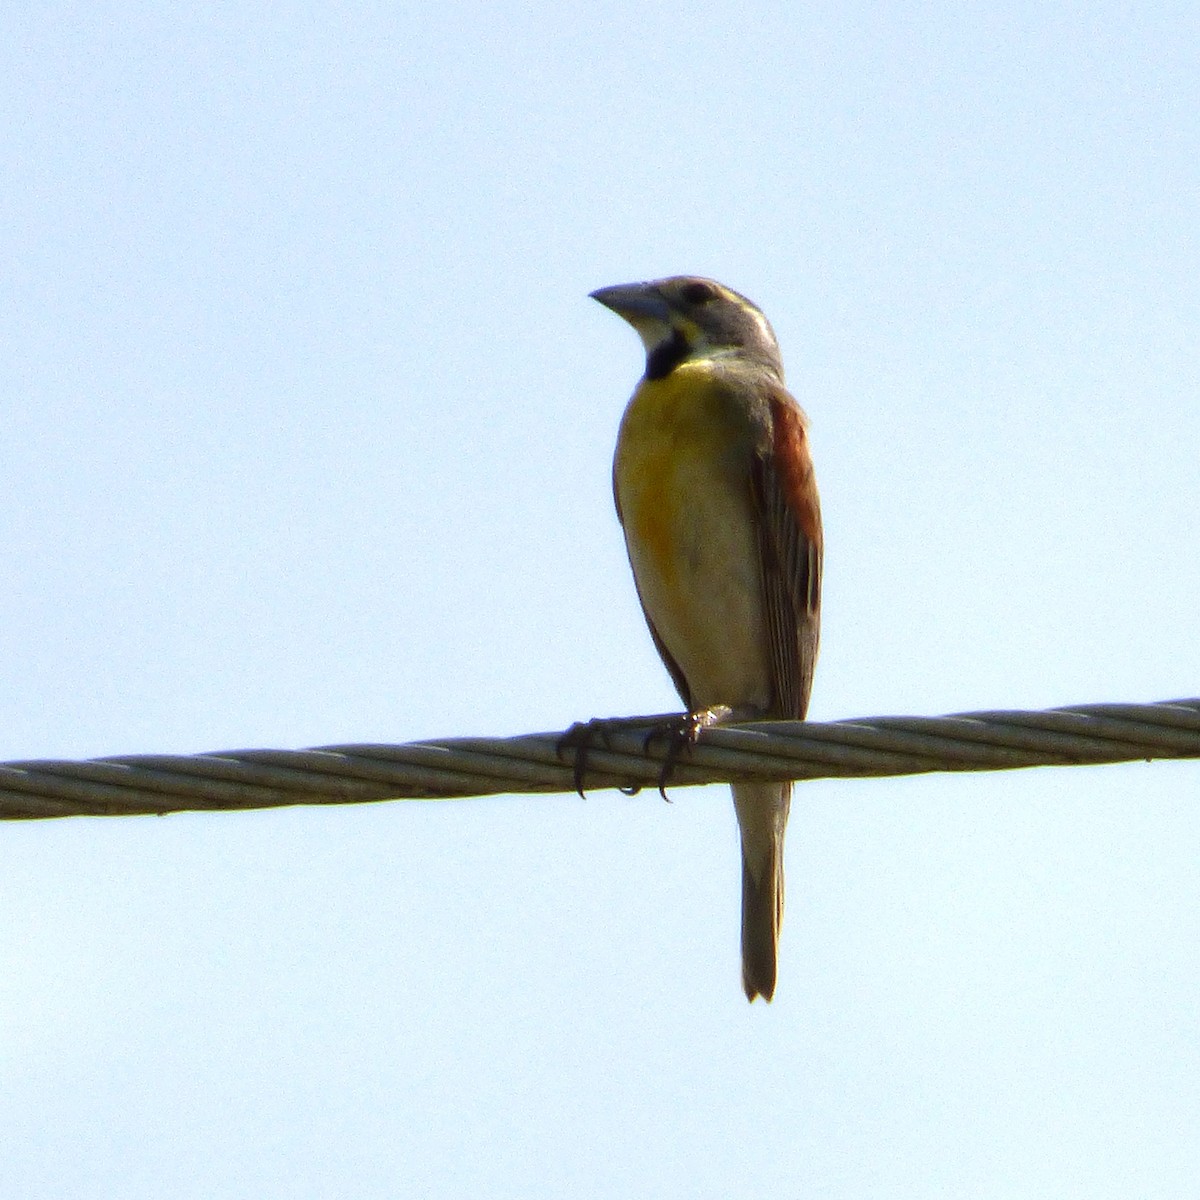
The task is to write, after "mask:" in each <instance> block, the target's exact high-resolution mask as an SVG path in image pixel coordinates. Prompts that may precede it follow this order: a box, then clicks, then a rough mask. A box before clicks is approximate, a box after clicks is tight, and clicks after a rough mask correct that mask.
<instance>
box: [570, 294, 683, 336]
mask: <svg viewBox="0 0 1200 1200" xmlns="http://www.w3.org/2000/svg"><path fill="white" fill-rule="evenodd" d="M590 295H591V297H592V299H593V300H599V301H600V303H601V304H603V305H604V307H605V308H611V309H612V310H613V312H615V313H616V314H617V316H619V317H624V318H625V320H626V321H628V322H629V323H630V325H632V326H633V327H634V328H635V329H639V330H640V329H642V328H644V327H646V326H648V325H651V324H654V323H659V322H662V323H666V322H669V321H670V319H671V310H670V308H669V307H668V305H667V302H666V301H665V300H664V299H663V298H662V296H661V295H659V292H658V288H656V287H655V286H654V284H652V283H618V284H614V285H613V286H612V287H602V288H597V289H596V290H595V291H594V292H591V293H590Z"/></svg>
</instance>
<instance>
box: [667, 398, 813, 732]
mask: <svg viewBox="0 0 1200 1200" xmlns="http://www.w3.org/2000/svg"><path fill="white" fill-rule="evenodd" d="M767 401H768V406H769V412H770V417H771V420H770V429H769V438H768V440H767V443H766V444H765V445H763V446H760V447H759V449H758V450H757V451H756V452H755V454H754V459H753V462H752V464H751V486H752V489H753V494H754V504H755V509H756V512H757V514H758V528H759V535H758V536H759V551H760V554H761V562H762V579H763V596H764V599H765V603H766V609H767V631H768V638H769V640H770V656H771V674H772V680H773V684H774V693H775V703H774V708H775V712H776V715H778V716H780V717H786V718H803V716H804V714H805V713H806V712H807V711H808V696H809V691H810V690H811V688H812V676H813V667H814V666H815V665H816V661H817V643H818V641H819V638H820V629H821V552H822V544H823V540H822V535H821V501H820V497H819V496H818V495H817V481H816V477H815V475H814V474H813V463H812V454H811V452H810V450H809V444H808V433H807V431H806V429H805V423H804V414H803V412H801V410H800V406H799V405H798V404H797V403H796V401H795V400H793V399H792V397H791V396H790V395H789V394H788V393H787V392H786V391H785V390H784V389H783V388H782V387H777V386H775V385H772V386H770V388H769V391H768V396H767ZM655 640H656V641H657V638H656V639H655ZM659 652H660V653H662V651H661V649H660V651H659ZM664 657H665V655H664ZM669 667H670V664H669V663H668V669H669Z"/></svg>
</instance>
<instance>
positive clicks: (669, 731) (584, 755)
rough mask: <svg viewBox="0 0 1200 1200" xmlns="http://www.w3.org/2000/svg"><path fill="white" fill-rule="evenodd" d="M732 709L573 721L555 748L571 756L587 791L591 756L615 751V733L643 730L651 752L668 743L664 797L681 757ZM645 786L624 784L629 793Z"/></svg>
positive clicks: (574, 778)
mask: <svg viewBox="0 0 1200 1200" xmlns="http://www.w3.org/2000/svg"><path fill="white" fill-rule="evenodd" d="M729 713H730V710H729V709H728V708H727V707H726V706H725V705H717V706H715V707H713V708H702V709H697V710H696V711H695V712H686V713H656V714H655V715H653V716H646V717H596V718H594V719H593V720H591V721H579V722H577V723H576V724H574V725H572V726H571V728H570V729H568V730H567V732H566V733H564V734H563V735H562V737H560V738H559V739H558V744H557V746H556V747H555V752H556V753H557V755H558V757H559V758H560V759H567V758H570V761H571V782H572V784H573V785H574V787H575V790H576V791H577V792H578V793H579V794H580V796H582V795H583V794H584V789H583V785H584V778H585V776H586V774H587V767H588V759H589V757H590V756H591V753H592V751H593V750H595V749H596V748H597V747H599V748H600V749H601V750H606V751H613V750H616V749H617V747H616V746H614V744H613V735H614V734H618V733H629V732H634V731H637V732H642V733H644V735H645V736H644V737H643V738H642V750H643V752H649V751H650V749H651V748H652V747H653V746H654V745H655V744H656V743H658V744H661V743H664V742H665V743H666V756H665V758H664V761H663V765H662V770H661V771H660V772H659V775H658V790H659V791H660V792H661V793H662V797H663V799H664V800H666V799H668V797H667V784H668V783H670V781H671V776H672V774H673V773H674V771H675V766H676V764H677V763H678V762H679V759H680V757H681V756H682V755H684V754H685V753H686V752H687V751H688V750H689V749H690V748H691V747H692V746H694V745H695V744H696V740H697V739H698V738H699V736H700V731H701V730H702V729H705V728H707V727H708V726H709V725H715V724H716V723H717V722H718V721H721V720H724V719H725V718H726V717H728V716H729ZM641 790H642V784H640V783H634V784H629V785H627V786H625V787H622V788H621V791H622V792H624V793H625V795H627V796H632V795H635V794H636V793H637V792H640V791H641Z"/></svg>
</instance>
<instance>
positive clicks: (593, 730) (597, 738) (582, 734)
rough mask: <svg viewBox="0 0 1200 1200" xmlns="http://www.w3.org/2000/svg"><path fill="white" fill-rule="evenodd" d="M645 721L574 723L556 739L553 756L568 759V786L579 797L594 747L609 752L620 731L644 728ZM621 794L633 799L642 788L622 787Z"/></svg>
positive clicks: (602, 719)
mask: <svg viewBox="0 0 1200 1200" xmlns="http://www.w3.org/2000/svg"><path fill="white" fill-rule="evenodd" d="M646 721H647V718H646V717H593V718H592V720H590V721H577V722H576V723H575V724H574V725H572V726H571V728H570V729H568V730H567V732H566V733H564V734H563V735H562V737H560V738H559V739H558V745H557V746H556V747H555V753H556V754H557V755H558V757H559V758H566V757H567V756H568V755H571V756H572V758H571V782H572V784H573V785H574V787H575V790H576V791H577V792H578V793H579V795H580V796H581V797H583V798H584V799H586V797H585V796H584V793H583V780H584V775H585V774H586V772H587V764H588V756H589V755H590V754H591V752H592V750H593V748H594V747H595V746H597V745H599V746H600V748H601V749H602V750H611V749H612V748H613V747H612V735H613V734H614V733H616V732H617V731H619V730H621V729H629V728H639V729H640V728H644V727H645V724H646ZM621 791H622V792H624V793H625V795H627V796H632V795H634V794H635V793H636V792H640V791H641V785H640V784H636V785H633V786H631V787H623V788H621Z"/></svg>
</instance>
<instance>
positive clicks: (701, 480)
mask: <svg viewBox="0 0 1200 1200" xmlns="http://www.w3.org/2000/svg"><path fill="white" fill-rule="evenodd" d="M592 297H593V298H594V299H596V300H598V301H599V302H600V303H601V304H603V305H605V306H606V307H607V308H610V309H612V311H613V312H615V313H616V314H617V315H618V316H620V317H623V318H624V319H625V320H626V321H628V322H629V324H630V325H632V326H633V328H634V329H635V330H636V331H637V333H638V336H639V337H640V338H641V339H642V343H643V344H644V346H645V348H646V372H645V374H644V375H643V376H642V378H641V380H640V381H639V383H638V385H637V388H636V389H635V390H634V393H633V396H632V398H631V399H630V401H629V405H628V407H627V408H626V409H625V415H624V417H623V418H622V420H621V431H620V435H619V437H618V439H617V450H616V456H615V458H614V460H613V493H614V497H615V499H616V504H617V515H618V517H619V519H620V521H621V525H622V527H623V529H624V532H625V545H626V548H627V550H628V551H629V562H630V564H631V566H632V567H633V577H634V582H635V583H636V585H637V593H638V598H639V599H640V600H641V604H642V611H643V612H644V613H645V616H646V622H647V624H648V625H649V626H650V636H651V637H652V638H653V639H654V645H655V646H656V648H657V649H658V652H659V654H660V655H661V656H662V660H663V662H664V663H665V664H666V668H667V670H668V672H670V675H671V679H672V680H673V681H674V683H675V687H676V688H677V689H678V691H679V694H680V696H681V697H682V698H683V702H684V704H685V705H686V706H687V710H688V714H689V718H688V719H689V720H690V722H691V724H692V728H693V729H698V728H700V727H702V726H703V725H706V724H711V723H713V722H714V721H719V720H753V719H760V718H771V717H777V718H797V719H798V718H803V717H804V715H805V713H806V712H807V710H808V695H809V690H810V688H811V685H812V675H813V665H814V663H815V662H816V658H817V640H818V633H819V628H820V603H821V547H822V538H821V508H820V501H819V499H818V497H817V485H816V480H815V478H814V476H813V464H812V456H811V454H810V452H809V443H808V434H807V431H806V420H805V416H804V413H803V412H802V411H801V409H800V406H799V405H798V404H797V403H796V401H795V400H794V399H793V398H792V397H791V395H790V394H789V393H788V392H787V390H786V389H785V388H784V384H783V362H782V360H781V358H780V353H779V345H778V343H777V342H776V340H775V334H774V332H773V331H772V329H771V326H770V324H768V322H767V319H766V317H765V316H763V314H762V313H761V312H760V311H759V309H758V308H757V307H756V306H755V305H754V304H752V303H751V302H750V301H749V300H747V299H746V297H745V296H742V295H739V294H738V293H737V292H735V291H732V290H731V289H730V288H727V287H724V286H722V285H721V284H719V283H716V282H715V281H714V280H711V279H701V278H698V277H694V276H678V277H674V278H670V279H657V280H653V281H651V282H649V283H628V284H619V285H617V286H615V287H605V288H600V289H599V290H598V291H595V292H592ZM791 794H792V785H791V784H790V783H739V784H735V785H734V786H733V803H734V808H735V810H736V812H737V820H738V826H739V828H740V830H741V840H742V983H743V986H744V988H745V990H746V996H747V998H748V999H750V1000H753V999H754V998H755V996H763V997H764V998H765V999H767V1000H770V999H771V997H772V996H773V995H774V993H775V978H776V963H777V954H778V945H779V926H780V921H781V919H782V917H783V837H784V830H785V827H786V825H787V818H788V808H789V805H790V802H791Z"/></svg>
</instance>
